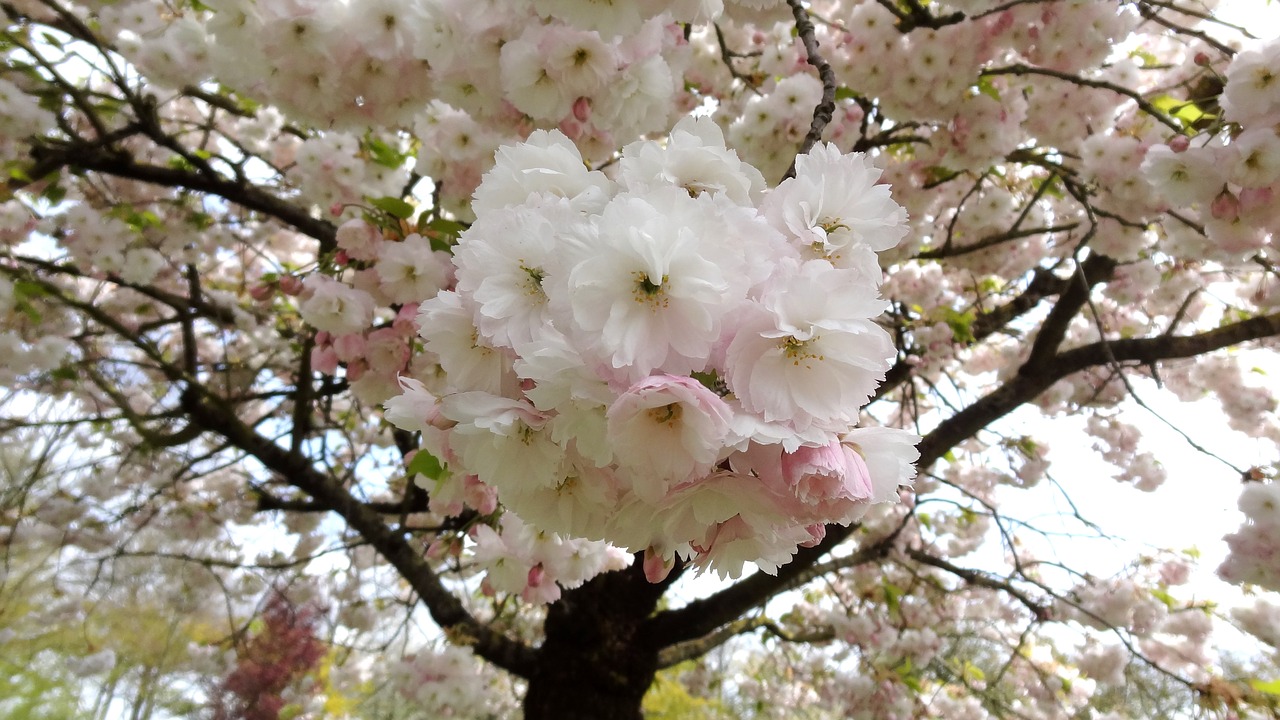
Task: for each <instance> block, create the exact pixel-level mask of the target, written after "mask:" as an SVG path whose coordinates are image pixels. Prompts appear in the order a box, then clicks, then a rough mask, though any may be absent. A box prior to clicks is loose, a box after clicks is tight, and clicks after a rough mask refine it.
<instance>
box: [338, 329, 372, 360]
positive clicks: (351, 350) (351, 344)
mask: <svg viewBox="0 0 1280 720" xmlns="http://www.w3.org/2000/svg"><path fill="white" fill-rule="evenodd" d="M367 348H368V343H366V342H365V337H364V335H362V334H360V333H351V334H348V335H340V336H338V337H336V338H334V340H333V349H334V352H336V353H337V354H338V359H339V360H341V361H343V362H352V361H353V360H358V359H361V358H363V357H364V356H365V351H366V349H367Z"/></svg>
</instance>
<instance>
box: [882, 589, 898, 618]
mask: <svg viewBox="0 0 1280 720" xmlns="http://www.w3.org/2000/svg"><path fill="white" fill-rule="evenodd" d="M881 587H883V588H884V603H885V605H888V606H889V614H891V615H897V614H898V610H899V608H900V607H901V606H902V605H901V603H900V602H898V598H900V597H902V588H900V587H898V586H897V585H894V584H893V583H889V582H887V583H884V585H882V586H881Z"/></svg>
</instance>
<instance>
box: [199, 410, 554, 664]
mask: <svg viewBox="0 0 1280 720" xmlns="http://www.w3.org/2000/svg"><path fill="white" fill-rule="evenodd" d="M182 403H183V408H184V409H185V410H186V411H187V413H188V414H189V415H190V416H191V418H192V420H193V421H194V422H196V423H199V424H200V426H201V427H203V428H205V429H206V430H208V431H210V432H212V433H215V434H217V435H220V436H222V437H224V438H226V439H227V441H228V442H230V443H231V445H232V446H234V447H236V448H238V449H240V450H242V451H244V452H246V453H248V454H249V455H251V456H253V457H254V458H256V459H257V460H258V461H259V462H261V463H262V464H263V465H264V466H266V467H267V468H268V469H269V470H271V471H272V472H275V473H277V474H279V475H280V476H282V477H283V478H284V479H285V481H286V482H288V483H289V484H291V485H293V486H294V487H297V488H298V489H300V490H302V491H303V492H305V493H307V494H308V495H310V496H311V497H313V498H315V500H316V502H317V503H320V504H322V505H325V506H326V507H328V509H330V510H332V511H333V512H335V513H337V514H338V515H340V516H341V517H342V518H343V520H345V521H346V523H347V524H348V525H349V526H350V527H351V529H352V530H354V531H356V532H357V533H359V534H360V536H361V537H363V538H364V539H365V540H367V541H368V542H369V544H370V545H372V546H373V547H374V548H375V549H377V550H378V552H379V553H380V554H381V555H382V556H383V557H384V558H386V560H387V561H388V562H389V563H391V564H392V566H394V567H395V568H396V570H397V571H399V573H400V575H401V577H403V578H404V579H405V581H406V582H408V583H409V585H410V586H411V587H412V588H413V589H414V591H415V592H416V593H418V595H419V596H420V597H421V598H422V601H423V603H424V604H425V605H426V606H427V610H428V611H429V612H430V613H431V617H432V619H434V620H435V621H436V623H437V624H438V625H439V626H440V627H441V628H443V629H444V631H445V632H446V633H447V634H448V635H449V637H450V638H451V640H452V641H453V642H455V643H457V644H461V645H467V646H470V647H471V649H472V650H473V651H474V652H475V653H476V654H477V655H479V656H480V657H483V658H484V659H486V660H488V661H489V662H492V663H493V664H494V665H497V666H498V667H500V668H503V669H504V670H507V671H508V672H511V673H513V674H515V675H518V676H521V677H528V676H529V674H530V673H531V671H532V669H533V667H534V664H535V660H536V658H535V655H534V651H533V650H532V649H530V648H529V647H528V646H526V645H524V644H523V643H520V642H517V641H515V640H512V639H511V638H508V637H506V636H505V635H502V634H500V633H498V632H495V631H494V630H493V629H492V628H490V627H488V626H486V625H484V624H482V623H480V622H479V621H477V620H476V619H475V618H474V617H473V616H472V615H471V613H469V612H467V610H466V608H465V607H463V605H462V603H461V602H460V601H459V600H458V598H457V597H455V596H454V595H453V593H451V592H450V591H449V590H448V589H446V588H445V587H444V585H443V584H442V583H441V581H440V577H439V576H438V575H437V574H436V572H435V570H433V569H432V568H431V566H430V565H429V564H428V563H427V562H426V560H424V559H423V558H422V554H421V553H420V552H418V551H417V550H414V549H413V547H412V546H410V544H409V543H408V542H407V541H406V539H405V538H404V536H403V535H401V534H399V533H397V532H396V531H394V530H392V528H390V527H388V526H387V524H386V523H385V522H384V521H383V519H382V517H381V516H380V515H379V514H378V513H377V512H376V511H374V510H372V509H370V508H369V507H367V506H366V505H365V504H363V503H361V502H360V501H358V500H356V499H355V498H354V497H352V495H351V494H350V493H349V492H347V491H346V489H344V488H343V487H342V486H341V485H340V484H338V483H337V482H336V481H335V480H334V479H333V478H332V477H330V476H328V475H325V474H324V473H321V472H320V471H318V470H316V469H315V467H313V466H312V464H311V462H310V461H309V460H308V459H307V458H306V457H305V456H303V455H301V454H299V453H292V452H289V451H288V450H285V449H284V448H282V447H280V446H279V445H276V444H275V443H274V442H272V441H271V440H269V439H267V438H265V437H263V436H262V435H259V434H258V433H256V432H254V431H253V430H252V429H250V428H249V427H247V426H246V425H245V424H244V423H242V422H241V421H240V420H239V419H238V418H236V417H235V414H234V413H233V412H232V411H231V410H230V408H228V407H227V406H226V405H225V404H223V403H221V401H219V400H218V399H217V398H214V397H209V396H205V397H201V395H200V393H199V391H198V390H197V389H195V388H193V387H189V388H188V389H187V390H186V391H185V392H184V393H183V398H182Z"/></svg>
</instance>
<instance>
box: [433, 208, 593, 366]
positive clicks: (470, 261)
mask: <svg viewBox="0 0 1280 720" xmlns="http://www.w3.org/2000/svg"><path fill="white" fill-rule="evenodd" d="M552 207H556V208H559V209H560V210H562V212H554V211H553V210H552ZM576 222H579V220H578V216H577V213H575V212H573V211H572V210H571V209H569V207H568V204H567V203H563V204H560V205H555V206H548V207H545V208H543V209H542V210H541V211H535V210H533V209H531V208H526V207H510V208H503V209H501V210H495V211H493V212H491V213H488V214H486V215H484V216H482V217H480V218H478V219H477V220H476V222H475V223H474V224H473V225H472V226H471V227H470V228H469V229H468V230H467V231H466V232H465V233H463V234H462V237H461V238H459V241H458V245H457V247H456V248H455V250H454V262H455V263H456V264H457V274H458V292H459V293H461V294H463V295H466V296H469V297H470V298H471V299H472V300H474V302H475V303H476V316H475V321H476V327H477V328H478V329H479V330H480V333H481V334H482V335H483V336H484V337H485V338H486V339H487V340H489V341H490V342H492V343H493V344H494V345H499V346H504V347H515V346H518V345H522V344H525V343H529V342H531V341H533V340H534V339H535V338H538V337H541V336H542V335H544V334H546V333H548V332H555V330H554V328H553V327H552V314H551V309H550V307H549V306H548V302H547V293H546V290H545V289H544V288H543V283H544V282H545V280H546V277H547V275H548V273H549V272H550V268H552V267H553V266H554V265H555V264H556V250H557V236H558V234H559V233H563V232H567V231H569V229H570V228H572V227H573V225H574V223H576Z"/></svg>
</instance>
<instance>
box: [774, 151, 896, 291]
mask: <svg viewBox="0 0 1280 720" xmlns="http://www.w3.org/2000/svg"><path fill="white" fill-rule="evenodd" d="M880 173H881V171H880V169H879V168H877V167H875V166H874V165H872V164H871V159H870V158H868V157H867V156H866V155H846V154H843V153H841V152H840V150H839V149H838V148H836V146H835V145H833V144H830V143H827V144H824V145H817V146H815V147H814V148H813V149H812V150H810V151H809V152H808V153H807V154H805V155H801V156H799V157H797V158H796V175H795V177H794V178H789V179H787V180H785V181H783V183H782V184H781V185H779V186H778V187H777V188H775V189H774V190H773V192H771V193H769V196H768V198H767V199H766V200H765V202H764V206H763V207H762V208H761V212H763V213H764V215H765V217H767V218H768V219H769V222H770V223H771V224H772V225H773V226H774V227H776V228H778V229H779V230H781V231H782V232H783V233H784V234H786V235H787V236H788V237H791V238H793V239H794V240H795V241H796V242H798V243H799V244H801V245H802V246H809V247H811V248H813V249H814V250H815V251H817V252H819V253H820V255H821V256H823V257H826V258H827V259H829V260H831V262H833V263H835V264H836V265H837V266H843V265H844V263H846V262H853V260H852V258H851V256H852V255H853V254H854V253H855V252H856V251H857V250H859V249H865V250H873V251H880V250H887V249H889V248H891V247H893V246H895V245H897V244H898V242H899V241H900V240H901V239H902V238H903V236H905V235H906V233H907V226H906V220H907V213H906V211H905V210H903V209H902V207H901V206H899V205H898V204H897V203H895V202H894V201H893V199H892V198H891V197H890V196H889V186H888V185H877V184H876V181H877V180H879V179H880Z"/></svg>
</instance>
